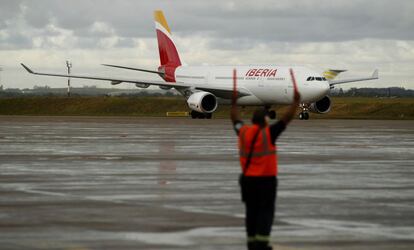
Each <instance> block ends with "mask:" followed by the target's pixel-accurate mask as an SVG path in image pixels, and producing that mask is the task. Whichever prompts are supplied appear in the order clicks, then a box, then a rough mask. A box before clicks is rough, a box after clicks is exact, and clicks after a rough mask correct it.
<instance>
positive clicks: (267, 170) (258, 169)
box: [239, 125, 277, 176]
mask: <svg viewBox="0 0 414 250" xmlns="http://www.w3.org/2000/svg"><path fill="white" fill-rule="evenodd" d="M258 129H260V131H259V133H260V134H259V135H258V137H257V140H256V142H255V145H254V146H253V152H252V157H251V160H250V165H249V168H248V169H247V172H246V173H244V174H245V175H246V176H277V155H276V145H274V144H272V142H271V138H270V129H269V127H266V128H264V129H261V128H259V127H258V126H257V125H253V126H246V125H245V126H243V127H242V128H241V129H240V133H239V153H240V164H241V167H242V170H243V171H244V168H245V165H246V162H247V158H248V156H249V153H250V150H251V147H252V145H251V143H252V142H253V139H254V136H255V135H256V133H257V132H258ZM260 136H261V138H260Z"/></svg>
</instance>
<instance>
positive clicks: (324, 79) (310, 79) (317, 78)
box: [306, 76, 326, 81]
mask: <svg viewBox="0 0 414 250" xmlns="http://www.w3.org/2000/svg"><path fill="white" fill-rule="evenodd" d="M315 80H316V81H326V78H325V77H314V76H309V77H308V78H307V79H306V81H315Z"/></svg>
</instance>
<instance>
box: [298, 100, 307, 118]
mask: <svg viewBox="0 0 414 250" xmlns="http://www.w3.org/2000/svg"><path fill="white" fill-rule="evenodd" d="M300 108H301V109H302V111H301V112H300V113H299V119H300V120H309V112H308V106H307V105H306V104H304V103H301V104H300Z"/></svg>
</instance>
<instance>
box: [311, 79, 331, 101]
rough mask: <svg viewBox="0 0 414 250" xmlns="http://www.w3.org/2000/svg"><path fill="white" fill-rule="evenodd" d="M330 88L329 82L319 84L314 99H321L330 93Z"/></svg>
mask: <svg viewBox="0 0 414 250" xmlns="http://www.w3.org/2000/svg"><path fill="white" fill-rule="evenodd" d="M329 90H330V87H329V82H328V81H323V82H318V83H317V84H315V86H314V91H313V93H314V98H316V99H320V98H322V97H324V96H326V95H327V94H328V93H329Z"/></svg>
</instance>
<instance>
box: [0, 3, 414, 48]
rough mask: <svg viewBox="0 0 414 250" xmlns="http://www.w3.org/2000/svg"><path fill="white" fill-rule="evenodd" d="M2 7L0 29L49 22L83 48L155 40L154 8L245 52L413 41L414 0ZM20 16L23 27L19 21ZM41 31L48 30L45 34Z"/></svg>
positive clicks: (190, 31) (176, 25)
mask: <svg viewBox="0 0 414 250" xmlns="http://www.w3.org/2000/svg"><path fill="white" fill-rule="evenodd" d="M1 5H2V6H1V7H2V8H0V14H3V15H1V16H0V25H1V26H0V30H10V29H17V30H19V29H21V30H20V33H21V34H24V33H27V34H30V33H33V32H35V33H36V32H37V33H41V32H42V31H43V30H46V29H47V27H48V26H50V25H54V26H56V27H58V28H60V29H65V30H69V31H72V32H73V35H74V36H76V38H77V40H78V41H79V43H78V44H77V46H79V47H81V48H89V47H90V44H93V43H94V42H93V40H95V43H97V42H98V41H99V40H100V39H102V38H105V37H110V36H117V37H118V38H119V39H120V41H124V40H123V39H126V40H125V41H128V39H136V38H148V37H151V38H152V37H154V36H155V33H154V29H153V26H154V24H153V17H152V13H153V10H154V9H163V10H164V11H165V14H166V17H167V19H168V22H169V24H170V26H171V28H172V31H173V33H174V34H177V35H180V36H183V37H187V36H188V37H190V36H193V35H194V34H198V35H202V36H208V37H209V38H210V39H211V40H212V42H211V43H210V46H211V47H213V48H220V46H223V48H224V49H246V48H248V47H250V46H251V45H254V44H257V43H270V42H274V41H282V42H325V41H333V42H340V41H349V40H360V39H367V38H375V39H385V40H396V39H398V40H413V39H414V32H412V27H414V15H412V13H414V2H413V1H411V0H405V1H404V0H396V1H387V0H366V1H362V0H354V1H346V0H342V1H328V0H298V1H290V0H281V1H271V0H262V1H250V0H239V1H220V0H210V1H184V0H177V1H169V0H156V1H110V0H99V1H98V0H72V1H63V0H43V1H28V0H26V1H5V0H3V1H1ZM19 16H21V18H23V20H19V18H18V17H19ZM18 21H23V23H25V25H26V26H25V27H21V26H19V25H17V24H16V22H18ZM97 22H98V23H103V24H105V25H107V26H108V27H110V28H111V29H112V32H110V33H106V32H96V31H95V32H94V31H93V30H92V29H91V28H92V27H93V25H94V24H96V23H97ZM43 35H44V36H50V35H53V34H47V32H44V34H43ZM28 39H30V37H28ZM83 40H85V41H83ZM7 42H8V41H0V43H2V44H5V43H7ZM9 42H12V41H11V40H10V41H9ZM249 43H250V44H251V45H250V46H249ZM234 44H236V46H234ZM17 45H18V44H16V45H13V47H16V46H17ZM84 46H86V47H84ZM114 46H134V43H133V42H119V43H116V44H115V45H114Z"/></svg>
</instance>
